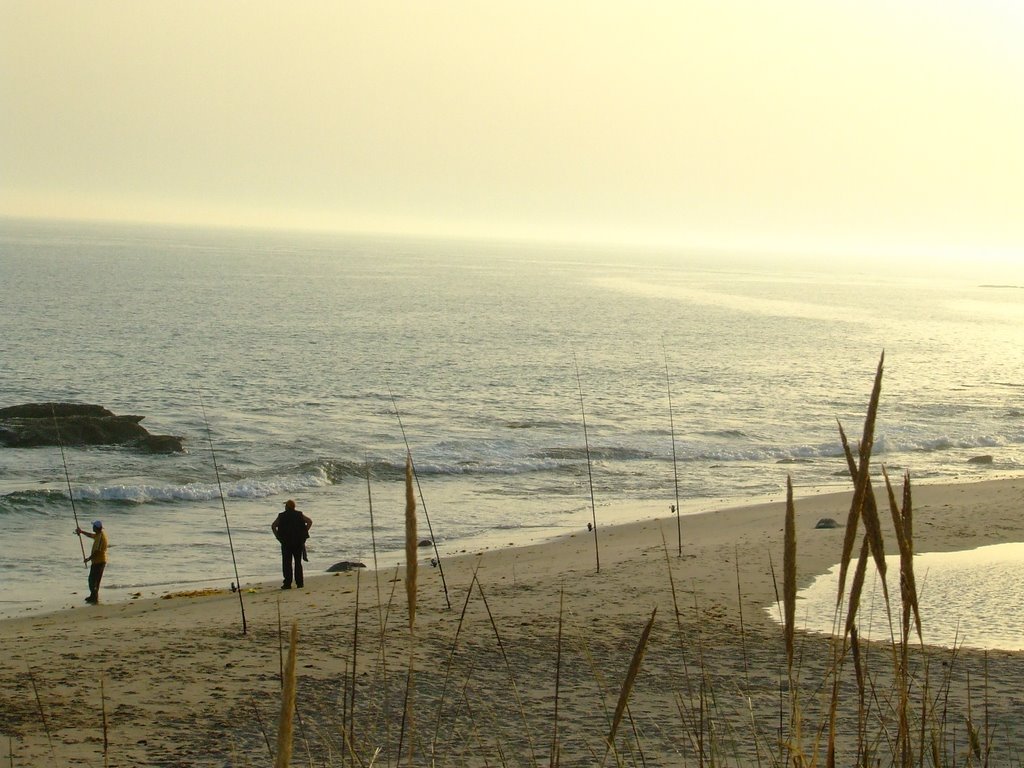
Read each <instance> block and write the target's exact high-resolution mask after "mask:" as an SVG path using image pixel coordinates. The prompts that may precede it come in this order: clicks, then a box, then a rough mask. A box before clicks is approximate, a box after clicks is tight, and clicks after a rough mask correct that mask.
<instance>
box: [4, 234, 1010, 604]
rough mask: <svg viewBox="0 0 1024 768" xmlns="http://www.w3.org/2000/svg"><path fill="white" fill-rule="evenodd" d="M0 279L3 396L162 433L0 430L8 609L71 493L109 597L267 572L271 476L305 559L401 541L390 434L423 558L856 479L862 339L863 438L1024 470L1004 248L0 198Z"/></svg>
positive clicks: (315, 566)
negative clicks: (867, 257) (96, 436)
mask: <svg viewBox="0 0 1024 768" xmlns="http://www.w3.org/2000/svg"><path fill="white" fill-rule="evenodd" d="M0 306H2V310H0V407H2V406H7V405H16V404H19V403H27V402H49V401H71V402H82V403H96V404H99V405H102V406H104V407H106V408H109V409H110V410H112V411H114V412H115V413H118V414H137V415H141V416H144V417H145V418H144V421H143V422H142V423H143V425H144V426H145V427H146V428H147V429H148V430H149V431H150V432H153V433H156V434H173V435H180V436H182V437H183V438H184V442H185V448H186V450H185V452H184V453H181V454H171V455H145V454H140V453H138V452H136V451H133V450H131V449H127V448H123V447H103V448H76V447H67V448H66V450H65V455H64V460H62V457H61V453H60V451H59V449H58V448H55V447H45V448H17V449H15V448H0V522H2V524H3V527H4V532H5V539H6V540H5V545H4V547H3V548H2V553H3V554H2V556H0V569H2V572H3V584H4V590H3V595H2V598H0V617H2V616H12V615H23V614H25V613H32V612H40V611H45V610H52V609H56V608H63V607H68V606H76V605H79V604H81V601H82V599H83V598H84V596H85V594H86V583H85V582H86V569H85V567H84V566H83V563H82V555H81V551H80V548H79V543H78V541H77V537H76V536H74V535H73V533H72V531H73V529H74V527H75V517H76V516H77V518H78V519H79V521H80V522H81V523H82V525H83V527H88V523H89V521H91V520H94V519H102V520H103V522H104V525H105V527H106V528H107V530H108V534H109V537H110V542H111V550H110V561H111V562H110V565H109V566H108V568H107V573H106V575H105V576H104V584H103V590H102V599H103V600H105V601H117V600H129V599H132V598H133V597H136V596H145V597H149V596H154V595H161V594H166V593H168V592H174V591H180V590H188V589H197V588H201V587H206V586H220V587H227V586H228V585H229V584H230V583H232V582H234V581H235V580H236V579H235V568H236V566H237V570H238V573H239V580H240V581H241V583H242V584H243V585H244V584H251V583H261V582H276V581H277V580H279V579H280V558H279V554H278V548H277V544H276V542H275V541H274V539H273V538H272V535H271V532H270V523H271V522H272V520H273V519H274V517H275V515H276V514H277V512H278V511H280V509H281V508H282V506H283V502H284V501H285V500H286V499H288V498H294V499H295V500H296V501H297V502H298V506H299V508H300V509H303V510H304V511H305V512H306V513H307V514H308V515H309V516H310V517H311V518H312V519H313V521H314V526H313V529H312V538H311V539H310V542H309V556H310V563H309V564H308V566H307V568H308V571H309V572H310V573H316V572H320V571H323V570H324V569H326V568H327V567H328V566H329V565H331V564H333V563H336V562H339V561H344V560H349V561H359V562H363V563H365V564H367V565H368V566H372V565H373V564H374V557H375V553H376V562H377V564H378V567H380V568H388V569H391V568H394V567H395V566H396V565H398V564H399V563H400V562H401V561H402V560H403V558H404V555H402V554H401V549H402V537H403V532H404V528H403V526H404V517H403V516H404V484H403V469H404V464H405V457H406V451H407V448H408V450H410V451H411V454H412V457H413V461H414V463H415V466H416V470H417V477H418V481H419V490H420V494H421V510H420V515H421V516H420V533H421V534H422V537H423V538H432V539H433V540H434V541H435V543H436V544H437V547H438V553H439V554H440V555H441V557H442V558H443V557H445V556H447V555H450V554H451V553H456V552H462V551H476V550H477V549H479V548H482V547H485V546H508V545H510V544H522V543H527V542H531V541H538V540H541V539H544V538H548V537H551V536H554V535H558V534H561V533H565V532H567V531H576V530H586V526H587V523H588V522H590V521H591V520H592V518H593V517H595V516H596V518H597V520H598V524H599V525H607V524H610V523H613V522H624V521H625V520H623V519H622V518H621V515H618V516H617V514H618V513H617V512H616V510H619V509H622V508H623V506H624V505H623V502H628V506H630V507H633V508H637V509H640V508H642V509H643V510H645V512H644V514H652V515H653V514H664V515H668V514H669V512H670V505H672V504H675V503H676V498H677V496H678V499H679V503H680V508H681V509H682V510H683V511H684V512H686V513H690V512H696V511H699V510H706V509H711V508H714V507H717V506H721V505H722V504H723V503H727V502H728V503H740V502H744V501H754V500H761V499H766V498H776V499H777V498H782V497H783V496H784V489H785V484H786V478H787V476H788V477H792V480H793V483H794V486H795V487H796V493H797V503H798V504H799V503H800V502H799V496H800V493H801V489H803V490H804V491H809V489H820V488H831V489H840V488H845V487H848V485H849V481H848V480H847V478H846V476H845V461H844V459H843V458H842V454H841V447H840V443H839V438H838V431H837V426H836V425H837V420H839V421H841V422H842V423H843V425H844V427H845V429H846V430H847V433H848V434H849V436H850V437H851V439H852V440H855V439H856V438H857V437H858V436H859V435H860V431H861V427H862V422H863V418H864V411H865V407H866V404H867V401H868V396H869V394H870V391H871V385H872V381H873V377H874V373H875V368H876V365H877V363H878V360H879V357H880V356H881V354H882V352H883V350H884V353H885V375H884V380H883V388H882V401H881V403H882V404H881V410H880V414H879V420H878V426H877V436H876V447H875V458H876V461H878V462H882V463H885V464H886V466H887V467H888V468H889V470H890V473H895V474H897V475H898V474H902V472H903V471H905V470H906V471H909V472H911V475H912V477H913V479H914V481H915V482H936V481H968V480H981V479H990V478H995V477H1006V476H1019V475H1021V474H1024V401H1022V396H1024V344H1022V343H1021V342H1022V340H1024V336H1022V329H1024V266H1021V267H1016V266H1008V265H1005V264H1004V265H1003V268H1002V271H1001V272H999V273H996V272H991V271H989V270H988V269H986V268H984V267H983V266H982V264H981V263H975V264H972V265H968V266H965V267H963V268H962V270H961V271H958V270H957V269H956V268H954V267H953V266H952V265H950V264H945V265H944V266H941V267H939V266H935V267H933V268H929V269H921V268H920V267H912V266H910V265H909V264H905V263H902V262H901V260H900V259H899V258H898V257H893V258H891V259H887V260H875V261H871V262H867V261H862V260H854V259H848V258H830V257H827V256H826V255H820V256H815V255H813V254H812V255H806V254H805V255H803V256H800V257H795V256H794V257H786V256H785V255H784V254H777V255H774V256H759V255H758V254H754V253H741V252H718V251H699V250H678V251H670V250H660V251H655V250H643V249H639V248H628V247H612V246H601V247H598V246H587V245H565V244H558V245H544V244H537V243H513V242H475V241H459V240H448V241H442V240H425V239H410V238H397V237H392V238H389V237H369V236H365V237H357V236H342V235H327V234H300V233H284V232H257V231H229V230H223V231H217V230H190V229H184V228H171V227H144V226H128V225H114V224H81V223H68V222H30V221H14V220H0ZM670 397H671V410H670V407H669V400H670ZM584 417H585V423H586V430H584ZM588 454H589V462H588ZM979 456H990V457H991V461H990V462H987V463H979V462H971V461H970V460H971V459H973V458H977V457H979ZM215 462H216V464H215ZM65 464H66V472H65ZM218 475H219V482H218ZM367 478H369V479H367ZM69 486H70V489H71V494H70V495H71V498H69V493H68V487H69ZM592 499H593V505H594V507H593V509H592V506H591V504H592ZM72 502H73V503H72ZM371 505H372V516H373V525H372V526H371V523H370V518H371V514H370V512H371ZM424 508H425V509H424ZM228 526H230V530H231V540H230V542H229V539H228V535H227V528H228ZM86 543H87V544H88V542H86ZM230 545H233V549H234V555H235V557H234V563H233V561H232V555H231V549H232V546H230ZM433 556H434V553H433V550H424V558H425V559H429V558H430V557H433Z"/></svg>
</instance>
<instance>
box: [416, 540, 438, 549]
mask: <svg viewBox="0 0 1024 768" xmlns="http://www.w3.org/2000/svg"><path fill="white" fill-rule="evenodd" d="M417 546H420V547H432V546H434V542H432V541H431V540H430V539H423V541H421V542H420V543H419V544H418V545H417Z"/></svg>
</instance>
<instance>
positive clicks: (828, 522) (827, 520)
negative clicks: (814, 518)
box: [814, 517, 839, 528]
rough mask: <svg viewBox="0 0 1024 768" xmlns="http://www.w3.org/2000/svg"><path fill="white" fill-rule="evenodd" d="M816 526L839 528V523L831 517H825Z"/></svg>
mask: <svg viewBox="0 0 1024 768" xmlns="http://www.w3.org/2000/svg"><path fill="white" fill-rule="evenodd" d="M814 527H815V528H838V527H839V523H837V522H836V521H835V520H833V519H832V518H831V517H823V518H821V520H819V521H818V522H817V523H815V524H814Z"/></svg>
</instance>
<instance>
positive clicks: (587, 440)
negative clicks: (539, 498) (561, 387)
mask: <svg viewBox="0 0 1024 768" xmlns="http://www.w3.org/2000/svg"><path fill="white" fill-rule="evenodd" d="M572 367H573V368H575V369H576V386H577V387H579V390H580V414H581V415H582V416H583V445H584V446H586V449H587V477H588V478H589V479H590V514H591V515H592V517H593V519H594V526H593V527H594V557H595V559H596V560H597V572H598V573H600V572H601V550H600V548H599V547H598V546H597V505H596V504H595V503H594V470H593V469H592V468H591V461H590V438H589V437H588V436H587V409H586V408H584V407H583V382H582V380H581V379H580V366H579V363H577V362H576V350H573V352H572Z"/></svg>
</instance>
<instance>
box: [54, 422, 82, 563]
mask: <svg viewBox="0 0 1024 768" xmlns="http://www.w3.org/2000/svg"><path fill="white" fill-rule="evenodd" d="M50 413H51V414H53V429H54V431H55V432H56V433H57V445H58V446H59V447H60V462H61V464H63V465H64V480H65V481H66V482H67V484H68V498H69V499H71V514H73V515H74V516H75V532H76V533H77V532H78V531H80V530H82V526H81V524H80V523H79V522H78V510H77V509H76V508H75V495H74V494H73V493H72V492H71V475H69V474H68V461H67V459H66V458H65V457H64V441H63V440H61V439H60V425H59V424H58V423H57V409H56V408H54V407H53V405H52V404H51V405H50ZM78 546H80V547H81V548H82V564H83V565H84V566H85V567H86V568H88V567H89V564H88V563H87V562H86V561H85V542H83V541H82V537H81V536H79V537H78Z"/></svg>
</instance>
